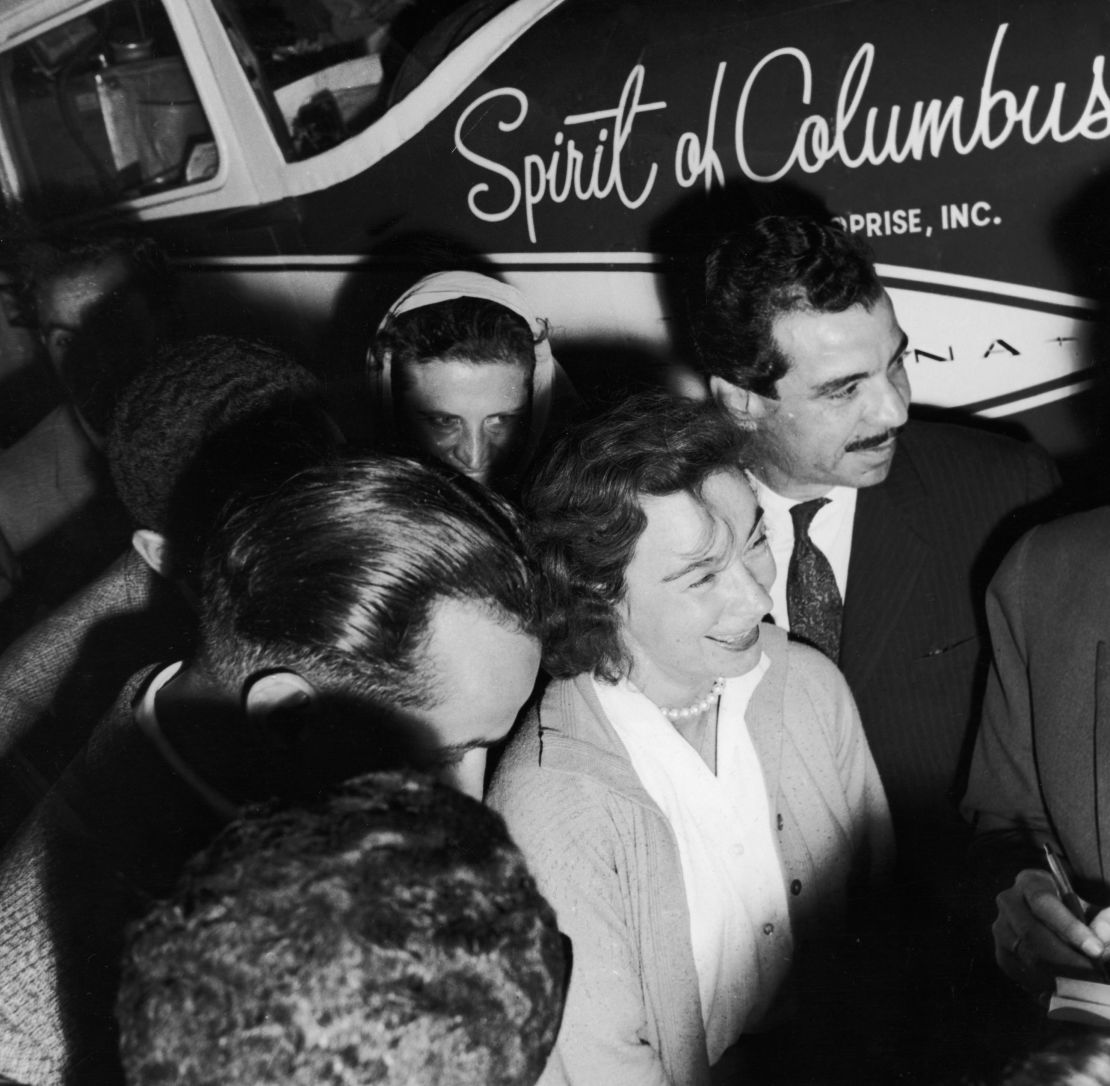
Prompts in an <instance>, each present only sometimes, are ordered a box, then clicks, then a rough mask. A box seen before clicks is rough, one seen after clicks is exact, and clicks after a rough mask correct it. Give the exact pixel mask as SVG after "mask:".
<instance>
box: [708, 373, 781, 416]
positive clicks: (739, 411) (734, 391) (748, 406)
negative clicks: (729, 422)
mask: <svg viewBox="0 0 1110 1086" xmlns="http://www.w3.org/2000/svg"><path fill="white" fill-rule="evenodd" d="M709 394H710V395H711V396H712V397H713V399H715V400H716V401H717V403H719V404H720V405H721V406H722V407H723V408H724V409H725V410H726V411H727V412H728V413H729V414H730V415H731V416H732V417H733V418H734V419H735V420H736V422H737V424H738V425H739V426H743V427H744V428H745V429H751V428H752V427H754V426H755V425H756V423H757V422H758V420H759V419H761V418H762V417H763V416H764V415H765V414H766V413H767V412H766V408H765V407H764V405H763V397H762V396H758V395H756V393H754V392H751V391H749V390H748V389H746V388H741V387H740V386H739V385H734V384H733V383H732V382H731V381H726V380H725V379H724V378H723V377H710V378H709Z"/></svg>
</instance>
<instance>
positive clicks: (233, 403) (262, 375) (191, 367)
mask: <svg viewBox="0 0 1110 1086" xmlns="http://www.w3.org/2000/svg"><path fill="white" fill-rule="evenodd" d="M321 396H322V390H321V387H320V384H319V382H318V381H317V379H316V378H315V377H314V376H313V375H312V374H311V373H310V372H309V371H308V370H307V369H305V367H304V366H302V365H300V364H299V363H297V362H294V361H293V359H292V358H290V357H289V356H288V355H286V354H283V353H282V352H281V351H277V350H274V349H273V348H271V347H266V346H263V345H262V344H260V343H252V342H250V341H249V340H243V339H236V338H233V337H230V336H215V335H209V336H198V337H196V338H194V339H189V340H186V341H185V342H183V343H180V344H177V345H175V346H173V347H170V348H168V349H167V350H164V351H163V352H162V353H161V354H160V355H159V356H158V358H157V359H156V360H155V361H154V362H153V363H152V364H151V365H150V366H149V367H148V368H147V369H145V370H144V371H143V372H142V373H140V374H139V375H138V376H137V377H136V378H135V379H134V380H132V381H131V382H130V383H129V384H128V385H127V387H126V388H125V389H124V390H123V392H122V394H121V395H120V398H119V401H118V402H117V404H116V408H115V411H114V413H113V415H112V425H111V428H110V429H109V431H108V442H107V450H106V451H107V454H108V466H109V468H110V470H111V473H112V481H113V482H114V483H115V486H116V492H117V493H118V494H119V497H120V500H121V501H122V502H123V504H124V506H125V508H126V509H127V512H128V513H129V514H130V516H131V519H132V521H133V522H134V523H135V525H136V526H137V527H140V528H153V529H155V530H156V531H159V532H163V533H167V529H168V528H169V527H170V522H171V507H172V505H173V502H174V499H175V494H176V493H177V492H178V489H179V487H180V484H181V482H182V480H183V479H184V478H185V476H186V473H187V472H189V470H190V468H191V467H192V465H193V464H194V463H195V462H196V460H197V458H198V457H199V456H200V454H201V453H202V451H203V450H204V449H205V447H206V445H208V444H209V443H210V442H211V441H212V440H213V439H214V438H215V437H216V436H217V435H218V434H221V433H224V432H227V431H228V430H230V429H232V428H233V427H235V426H238V425H240V424H243V423H245V422H246V421H247V420H249V419H252V418H258V417H259V416H261V415H263V414H264V413H267V412H272V411H274V410H275V409H282V408H289V407H291V406H292V405H295V404H306V405H312V406H315V405H316V404H317V403H318V401H319V400H320V399H321ZM259 455H262V454H261V452H260V453H259Z"/></svg>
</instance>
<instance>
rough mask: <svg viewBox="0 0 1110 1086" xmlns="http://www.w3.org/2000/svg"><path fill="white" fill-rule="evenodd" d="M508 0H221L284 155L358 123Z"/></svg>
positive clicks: (334, 140) (330, 139)
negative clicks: (308, 0) (306, 0)
mask: <svg viewBox="0 0 1110 1086" xmlns="http://www.w3.org/2000/svg"><path fill="white" fill-rule="evenodd" d="M510 2H511V0H341V2H340V0H310V2H309V3H305V2H303V0H216V9H217V11H219V13H220V16H221V18H222V20H223V23H224V26H225V28H226V29H227V32H228V37H229V38H230V40H231V43H232V46H233V47H234V49H235V53H236V55H237V56H238V57H239V61H240V63H241V64H242V65H243V70H244V71H245V72H246V75H247V78H248V80H249V81H250V84H251V87H252V88H253V89H254V92H255V95H256V96H257V97H258V100H259V102H260V103H261V104H262V108H263V110H264V112H265V113H266V116H267V118H268V119H269V122H270V126H271V127H272V128H273V130H274V135H275V136H276V137H277V140H278V143H279V145H280V146H281V148H282V151H283V153H284V154H285V157H286V159H288V160H290V161H297V160H300V159H305V158H311V157H312V156H313V155H317V154H320V153H321V152H322V151H326V150H328V149H329V148H331V147H335V146H336V145H337V144H340V143H342V142H343V141H344V140H346V139H348V138H349V137H351V136H353V135H355V134H356V133H357V132H361V131H362V130H363V129H364V128H366V127H367V126H368V125H370V124H372V123H373V122H374V121H376V120H377V119H378V118H379V117H380V116H382V114H383V113H385V112H386V110H387V109H389V108H390V107H391V106H393V105H394V104H395V103H396V102H398V101H399V100H400V99H401V98H402V97H404V95H405V94H407V93H408V92H409V91H410V90H412V89H413V87H415V86H417V85H418V84H419V83H420V82H422V81H423V79H424V78H425V76H427V75H428V73H429V72H431V70H432V69H433V68H434V67H435V66H436V65H437V64H438V63H439V61H440V60H442V59H443V57H444V56H446V55H447V53H448V52H450V51H451V50H452V49H453V48H454V47H455V46H456V45H458V44H459V43H460V42H461V41H462V40H464V39H465V38H466V37H467V36H469V34H470V33H472V32H473V31H474V30H475V29H477V27H479V26H481V25H482V24H483V23H485V22H486V21H488V20H489V19H490V17H491V16H493V15H494V14H496V12H498V11H500V10H501V9H502V8H504V7H506V6H508V4H509V3H510Z"/></svg>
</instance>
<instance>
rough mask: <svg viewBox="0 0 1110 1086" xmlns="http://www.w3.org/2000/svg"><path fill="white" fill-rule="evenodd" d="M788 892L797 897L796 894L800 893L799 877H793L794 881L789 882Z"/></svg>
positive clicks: (800, 881) (800, 882) (800, 883)
mask: <svg viewBox="0 0 1110 1086" xmlns="http://www.w3.org/2000/svg"><path fill="white" fill-rule="evenodd" d="M790 892H791V893H792V894H793V895H794V896H795V897H797V896H798V895H799V894H800V893H801V892H802V880H801V879H795V880H794V881H793V882H792V883H791V884H790Z"/></svg>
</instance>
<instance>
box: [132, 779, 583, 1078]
mask: <svg viewBox="0 0 1110 1086" xmlns="http://www.w3.org/2000/svg"><path fill="white" fill-rule="evenodd" d="M565 969H566V963H565V960H564V953H563V946H562V942H561V939H560V936H559V932H558V929H557V926H556V923H555V915H554V912H553V911H552V909H551V907H550V906H549V905H548V904H547V902H546V901H545V900H544V898H543V897H542V896H541V895H540V893H539V891H538V890H537V889H536V885H535V882H534V881H533V879H532V876H531V875H530V874H529V872H528V869H527V867H526V866H525V862H524V858H523V857H522V856H521V854H520V852H519V851H518V849H517V848H516V846H515V845H514V844H513V843H512V841H511V840H510V838H509V835H508V833H507V831H506V829H505V824H504V823H503V822H502V820H501V818H500V816H498V815H497V814H495V813H494V812H493V811H491V810H489V809H488V808H486V807H484V806H482V804H480V803H478V802H477V801H475V800H473V799H470V798H468V797H466V796H464V795H462V794H461V793H458V792H455V791H453V790H452V789H449V788H447V787H445V786H443V785H438V784H435V783H433V782H431V781H430V780H427V779H424V778H422V777H418V776H414V775H402V774H392V773H391V774H373V775H369V776H366V777H363V778H360V779H357V780H355V781H351V782H349V783H347V784H345V785H343V786H342V787H340V788H339V789H337V790H336V791H335V792H334V793H332V794H331V795H329V796H328V797H327V798H326V799H324V800H322V801H320V802H318V803H315V804H311V805H306V806H303V807H291V808H290V807H283V806H278V805H268V806H265V807H262V808H258V809H255V810H254V811H251V812H248V813H247V814H246V815H244V816H243V817H241V818H240V819H239V820H237V821H236V822H233V823H232V824H231V825H230V826H228V827H227V828H226V829H225V830H224V831H223V832H222V833H221V835H220V836H219V837H218V838H217V839H216V840H215V841H214V842H213V843H212V844H211V845H210V846H209V847H208V848H207V849H206V850H205V851H204V852H202V853H201V854H200V855H199V856H197V857H195V858H194V859H193V860H192V861H191V862H190V865H189V867H188V868H187V870H186V872H185V875H184V877H183V878H182V880H181V882H180V884H179V887H178V889H177V892H176V893H175V894H174V895H173V896H172V897H171V898H170V899H169V900H168V901H165V902H162V903H160V904H158V905H156V906H155V907H154V909H153V910H152V911H151V913H150V914H149V915H148V916H147V917H146V918H145V919H144V920H142V921H141V922H139V923H138V924H137V925H135V926H134V927H133V928H132V929H131V931H130V933H129V939H128V946H127V951H126V953H125V955H124V960H123V979H122V984H121V987H120V991H119V997H118V1001H117V1014H118V1019H119V1023H120V1033H121V1045H120V1050H121V1055H122V1059H123V1065H124V1069H125V1071H126V1076H127V1081H128V1083H130V1084H131V1086H147V1084H149V1086H154V1084H155V1083H159V1084H161V1083H165V1082H171V1081H172V1082H175V1083H179V1084H181V1086H190V1084H197V1086H199V1084H201V1083H205V1084H207V1083H212V1082H219V1083H225V1084H227V1086H258V1084H260V1083H274V1084H277V1083H280V1084H282V1086H354V1084H356V1083H357V1084H359V1086H361V1084H365V1083H383V1084H396V1086H418V1084H421V1083H429V1082H435V1083H440V1084H442V1086H455V1084H458V1086H479V1084H481V1086H487V1084H489V1086H525V1084H528V1086H530V1084H531V1083H533V1082H534V1081H535V1080H536V1079H537V1078H538V1077H539V1074H540V1072H541V1071H542V1069H543V1066H544V1062H545V1061H546V1059H547V1056H548V1054H549V1053H550V1051H551V1048H552V1045H553V1044H554V1041H555V1034H556V1030H557V1028H558V1023H559V1017H560V1012H561V1009H562V1002H563V987H564V976H565Z"/></svg>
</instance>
